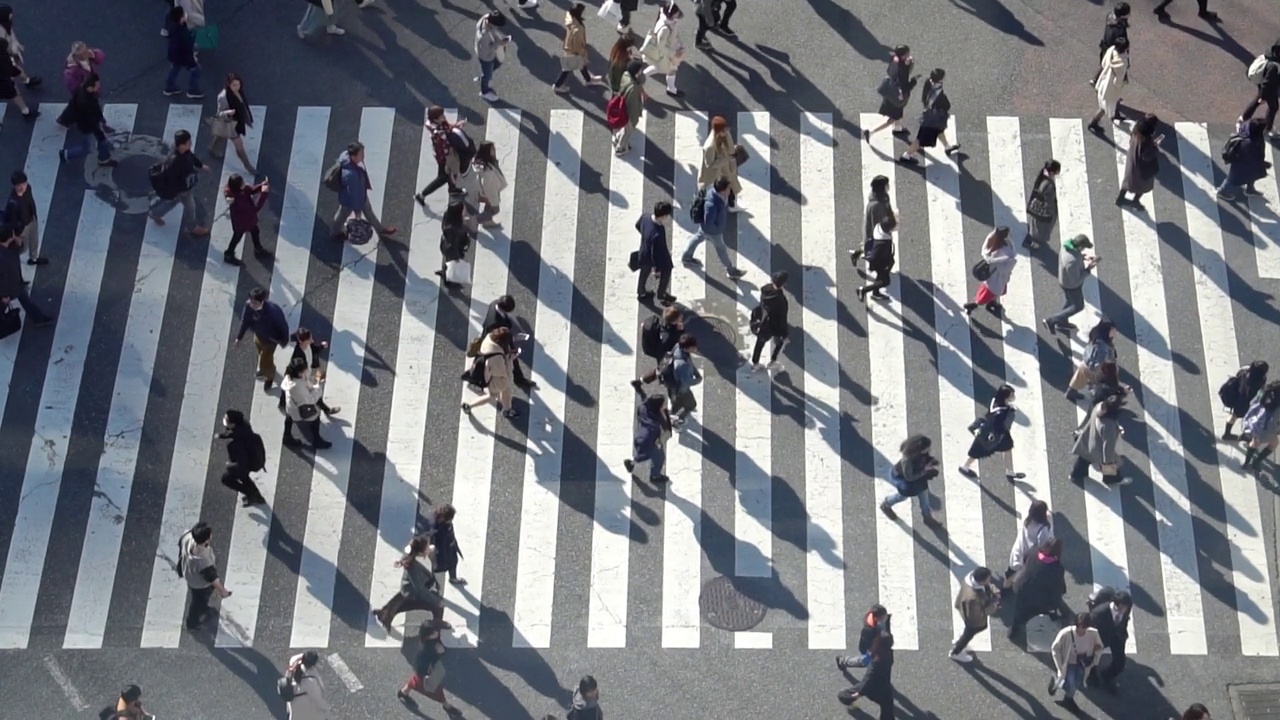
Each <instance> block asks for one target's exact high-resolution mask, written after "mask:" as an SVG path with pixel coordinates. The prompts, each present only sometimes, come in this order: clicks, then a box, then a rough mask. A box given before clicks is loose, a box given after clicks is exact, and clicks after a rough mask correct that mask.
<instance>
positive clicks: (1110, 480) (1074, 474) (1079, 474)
mask: <svg viewBox="0 0 1280 720" xmlns="http://www.w3.org/2000/svg"><path fill="white" fill-rule="evenodd" d="M1092 466H1093V463H1090V462H1089V461H1088V460H1086V459H1084V458H1082V457H1078V458H1076V464H1075V465H1072V466H1071V479H1072V480H1077V481H1081V480H1084V479H1085V478H1087V477H1089V468H1090V467H1092ZM1119 480H1120V476H1119V475H1108V474H1106V473H1103V475H1102V482H1104V483H1106V484H1108V485H1114V484H1115V483H1116V482H1119Z"/></svg>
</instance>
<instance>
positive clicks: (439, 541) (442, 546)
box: [427, 503, 467, 587]
mask: <svg viewBox="0 0 1280 720" xmlns="http://www.w3.org/2000/svg"><path fill="white" fill-rule="evenodd" d="M457 515H458V511H457V510H456V509H455V508H454V507H453V506H452V505H450V504H449V503H444V504H442V505H439V506H437V507H436V508H435V510H432V511H431V518H430V522H429V523H428V525H427V533H428V536H429V537H430V539H431V546H432V547H434V548H435V557H434V560H435V562H434V563H433V564H432V568H431V571H432V572H433V573H435V575H436V586H437V587H439V585H440V576H441V575H445V574H447V575H448V576H449V583H450V584H451V585H458V586H462V585H466V584H467V581H466V580H463V579H462V578H460V577H458V561H459V560H460V559H462V548H460V547H459V546H458V536H457V535H456V534H455V533H454V531H453V519H454V518H455V517H457Z"/></svg>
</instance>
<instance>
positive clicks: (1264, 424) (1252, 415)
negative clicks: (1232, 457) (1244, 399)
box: [1242, 381, 1280, 473]
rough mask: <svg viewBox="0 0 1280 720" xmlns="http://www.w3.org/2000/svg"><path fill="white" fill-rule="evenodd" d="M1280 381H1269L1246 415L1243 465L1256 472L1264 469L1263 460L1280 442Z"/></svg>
mask: <svg viewBox="0 0 1280 720" xmlns="http://www.w3.org/2000/svg"><path fill="white" fill-rule="evenodd" d="M1278 410H1280V381H1273V382H1270V383H1267V386H1266V387H1264V388H1263V389H1262V392H1261V393H1258V397H1257V398H1255V399H1254V401H1253V403H1252V404H1251V405H1250V406H1249V411H1248V412H1247V413H1245V415H1244V422H1243V423H1242V425H1243V426H1244V430H1245V433H1246V434H1247V436H1248V438H1249V440H1248V443H1249V445H1248V448H1247V449H1246V450H1245V453H1244V462H1243V463H1242V466H1243V467H1244V468H1245V469H1246V470H1252V471H1254V472H1255V473H1256V472H1261V471H1262V461H1263V460H1266V459H1267V456H1268V455H1270V454H1271V453H1272V452H1273V451H1274V450H1275V449H1276V445H1277V444H1280V412H1277V411H1278Z"/></svg>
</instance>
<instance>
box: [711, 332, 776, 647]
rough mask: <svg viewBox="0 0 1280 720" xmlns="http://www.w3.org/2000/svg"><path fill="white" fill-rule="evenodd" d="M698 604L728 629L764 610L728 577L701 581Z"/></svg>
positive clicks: (754, 621)
mask: <svg viewBox="0 0 1280 720" xmlns="http://www.w3.org/2000/svg"><path fill="white" fill-rule="evenodd" d="M699 345H701V343H699ZM698 606H699V607H701V608H702V617H703V618H704V619H705V620H706V621H707V623H708V624H709V625H711V626H712V627H717V628H720V629H721V630H727V631H729V632H742V631H744V630H750V629H751V628H753V627H755V626H756V625H759V624H760V621H761V620H763V619H764V614H765V606H764V605H762V604H761V603H758V602H756V601H755V600H752V599H751V598H749V597H747V596H746V595H743V594H742V592H741V591H739V590H738V588H737V587H735V586H734V583H733V578H728V577H718V578H715V579H713V580H711V581H710V582H708V583H707V584H706V585H703V586H702V595H701V596H700V597H699V598H698Z"/></svg>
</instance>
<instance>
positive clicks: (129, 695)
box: [120, 685, 142, 705]
mask: <svg viewBox="0 0 1280 720" xmlns="http://www.w3.org/2000/svg"><path fill="white" fill-rule="evenodd" d="M120 699H121V700H123V701H125V702H126V703H129V704H130V705H132V704H133V703H136V702H138V701H139V700H141V699H142V688H140V687H138V686H137V685H125V686H124V689H123V690H121V691H120Z"/></svg>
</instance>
